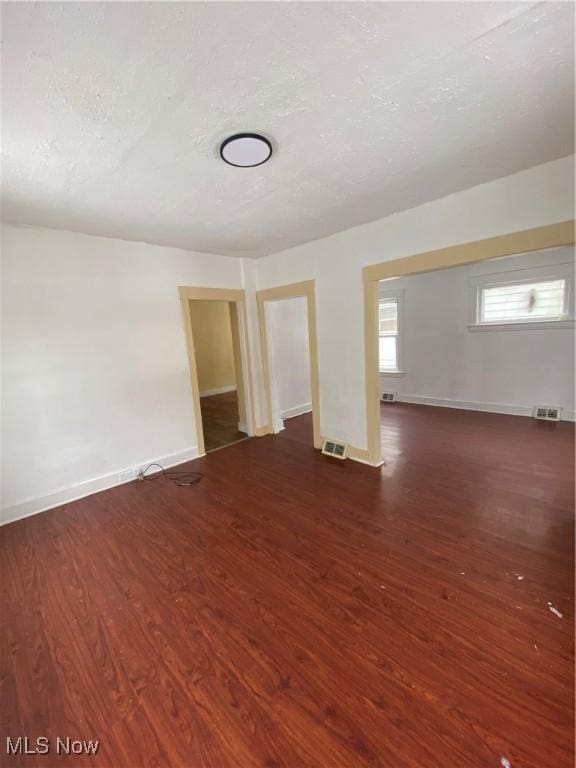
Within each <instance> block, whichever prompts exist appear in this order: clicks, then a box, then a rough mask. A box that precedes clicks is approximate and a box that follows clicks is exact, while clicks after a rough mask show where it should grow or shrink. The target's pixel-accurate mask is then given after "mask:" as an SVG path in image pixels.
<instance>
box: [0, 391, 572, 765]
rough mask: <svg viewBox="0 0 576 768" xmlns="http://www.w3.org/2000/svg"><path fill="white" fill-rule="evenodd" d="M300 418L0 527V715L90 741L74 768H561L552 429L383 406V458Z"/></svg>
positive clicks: (561, 558) (11, 725) (564, 683)
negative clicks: (179, 481)
mask: <svg viewBox="0 0 576 768" xmlns="http://www.w3.org/2000/svg"><path fill="white" fill-rule="evenodd" d="M384 408H387V410H384ZM309 420H310V416H309V415H307V416H304V417H299V418H296V419H291V420H289V421H287V422H286V431H285V432H284V433H282V436H278V437H265V438H261V439H252V440H248V441H245V442H241V443H238V444H237V445H234V446H231V447H229V448H227V449H226V450H222V451H216V452H215V453H213V454H211V455H209V456H207V457H206V458H204V459H201V460H199V461H196V462H193V463H192V464H191V465H190V466H191V467H194V468H199V469H201V470H202V471H203V472H204V473H205V477H204V480H203V481H202V483H201V484H200V485H198V486H195V487H193V488H178V487H175V486H174V485H172V484H170V483H169V482H168V481H167V480H165V479H158V480H156V481H152V482H148V483H144V484H142V483H132V484H129V485H124V486H121V487H119V488H115V489H113V490H110V491H106V492H104V493H100V494H97V495H95V496H92V497H90V498H87V499H84V500H81V501H78V502H75V503H72V504H68V505H66V506H65V507H61V508H59V509H55V510H52V511H50V512H46V513H44V514H40V515H37V516H36V517H32V518H29V519H27V520H23V521H20V522H16V523H13V524H11V525H8V526H6V527H4V528H3V529H2V530H1V533H0V538H1V544H0V568H1V574H0V577H1V578H0V585H1V589H2V604H3V610H2V616H1V619H2V625H1V630H2V635H1V638H2V646H1V647H2V653H1V663H2V667H1V670H2V671H1V677H0V681H1V686H2V687H1V691H0V696H1V699H0V701H1V708H2V716H3V724H2V728H1V734H2V735H4V734H8V735H28V736H30V737H36V736H38V735H50V736H52V737H54V738H55V737H56V736H57V735H58V736H64V737H65V736H70V737H73V738H79V739H99V740H100V742H101V745H100V749H99V752H98V754H97V756H96V757H90V758H85V759H84V760H82V759H81V758H79V757H74V758H68V760H67V763H66V764H68V765H71V766H72V765H73V766H74V768H75V767H76V766H78V765H90V766H94V767H96V766H114V768H124V767H127V766H130V767H132V766H134V767H139V766H190V767H193V768H196V767H197V766H198V767H200V766H206V767H210V768H245V767H247V768H248V767H249V768H252V767H253V766H254V767H256V766H261V767H262V768H273V767H279V766H287V767H289V768H301V767H303V766H310V768H340V767H342V768H352V767H353V766H371V767H374V766H382V767H383V768H384V767H385V768H392V767H394V768H408V767H410V768H484V767H486V768H500V766H501V759H502V758H506V759H508V760H509V761H510V763H511V765H512V767H513V768H572V766H573V680H574V676H573V651H574V647H573V636H572V629H573V619H574V610H573V597H574V595H573V577H574V571H573V554H574V553H573V541H574V537H573V533H574V529H573V503H574V499H573V483H572V476H573V465H572V462H573V457H574V453H573V451H574V442H573V429H572V427H571V426H569V425H566V424H560V425H550V424H539V423H536V422H534V421H532V420H530V419H522V418H514V417H506V416H504V417H502V416H487V415H484V414H475V413H465V412H449V411H446V410H444V409H442V410H441V409H432V408H422V407H419V406H403V405H402V406H401V405H396V406H392V407H391V408H390V407H389V406H384V407H383V420H384V423H385V425H386V429H385V431H384V445H385V452H386V455H387V459H388V463H387V465H386V466H385V467H383V468H382V469H381V470H378V469H373V468H370V467H366V466H363V465H361V464H355V463H353V462H350V461H349V462H339V461H336V460H334V459H329V458H327V457H324V456H322V455H321V454H319V452H315V451H314V450H313V449H312V448H311V447H310V446H309V445H306V444H305V441H304V440H303V436H304V435H305V433H306V430H307V429H309V428H310V427H309ZM550 604H551V605H550ZM551 607H553V608H555V609H556V610H557V611H559V612H561V614H562V618H559V617H558V616H557V615H555V614H554V613H553V612H552V611H551V610H550V608H551ZM0 748H1V749H3V744H1V745H0ZM61 762H62V760H59V759H57V758H56V757H54V756H48V757H42V758H34V757H31V758H28V759H27V760H21V759H20V758H16V757H10V758H8V759H6V757H4V764H6V765H10V766H12V765H20V764H21V763H26V764H27V765H34V764H38V765H42V766H50V765H59V764H60V763H61Z"/></svg>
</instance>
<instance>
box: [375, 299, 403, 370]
mask: <svg viewBox="0 0 576 768" xmlns="http://www.w3.org/2000/svg"><path fill="white" fill-rule="evenodd" d="M378 326H379V328H378V331H379V339H378V343H379V357H380V370H381V371H398V368H399V365H398V358H399V355H398V299H397V298H396V297H394V298H389V299H380V301H379V303H378Z"/></svg>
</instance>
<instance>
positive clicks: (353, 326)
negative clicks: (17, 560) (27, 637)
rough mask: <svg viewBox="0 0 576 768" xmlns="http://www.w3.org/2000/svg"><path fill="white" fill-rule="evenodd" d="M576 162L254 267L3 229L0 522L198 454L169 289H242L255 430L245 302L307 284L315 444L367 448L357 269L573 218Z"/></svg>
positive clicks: (255, 361) (260, 398)
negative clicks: (128, 473)
mask: <svg viewBox="0 0 576 768" xmlns="http://www.w3.org/2000/svg"><path fill="white" fill-rule="evenodd" d="M573 160H574V159H573V158H564V159H562V160H558V161H555V162H551V163H547V164H545V165H542V166H538V167H536V168H532V169H530V170H528V171H524V172H522V173H519V174H515V175H514V176H509V177H506V178H503V179H499V180H497V181H494V182H491V183H489V184H484V185H481V186H479V187H476V188H474V189H471V190H467V191H465V192H461V193H459V194H456V195H451V196H449V197H446V198H443V199H441V200H437V201H435V202H431V203H428V204H426V205H423V206H420V207H419V208H416V209H414V210H411V211H406V212H404V213H401V214H397V215H394V216H390V217H388V218H387V219H382V220H379V221H375V222H373V223H371V224H367V225H364V226H361V227H356V228H354V229H351V230H348V231H346V232H342V233H340V234H337V235H333V236H332V237H329V238H324V239H322V240H318V241H315V242H312V243H308V244H307V245H304V246H300V247H298V248H293V249H291V250H288V251H284V252H282V253H278V254H275V255H273V256H269V257H266V258H264V259H262V260H260V261H258V262H255V261H249V260H245V259H235V258H227V257H220V256H212V255H207V254H196V253H188V252H185V251H180V250H177V249H173V248H163V247H158V246H150V245H146V244H143V243H132V242H125V241H120V240H113V239H107V238H98V237H90V236H86V235H81V234H74V233H70V232H62V231H55V230H48V229H32V228H15V227H10V226H4V228H3V235H2V244H3V285H2V289H3V328H2V332H3V376H4V383H3V423H2V438H3V463H2V466H3V493H2V498H3V506H4V518H5V519H11V518H16V517H18V516H23V515H25V514H30V513H32V512H34V511H38V510H39V509H42V508H48V507H50V506H56V505H57V504H58V503H62V502H64V501H66V500H68V499H70V498H73V497H74V496H81V495H84V494H86V493H88V492H90V491H94V490H98V489H99V488H102V487H106V486H107V485H113V484H115V483H116V482H118V473H119V472H120V471H122V470H123V469H126V468H132V467H135V466H140V465H142V464H144V463H146V462H147V461H148V460H150V459H156V458H160V459H162V460H163V461H164V462H165V463H169V462H172V463H177V462H178V461H184V460H186V459H187V458H190V457H192V456H194V455H195V453H196V446H195V427H194V415H193V408H192V398H191V391H190V384H189V373H188V362H187V355H186V346H185V337H184V328H183V321H182V316H181V309H180V303H179V299H178V293H177V287H178V285H186V284H187V285H197V286H202V285H204V286H210V287H222V288H238V287H242V286H243V285H244V286H245V288H246V290H247V309H248V330H249V336H250V351H251V359H252V367H253V371H252V374H253V384H254V400H255V417H256V424H257V425H262V424H263V423H265V421H266V409H265V400H264V394H263V383H262V381H263V379H262V365H261V357H260V350H259V335H258V324H257V309H256V302H255V291H256V290H257V289H259V288H268V287H272V286H278V285H283V284H286V283H292V282H298V281H301V280H308V279H314V280H315V281H316V298H317V331H318V343H319V368H320V420H321V429H322V434H328V435H330V436H332V437H334V438H337V439H338V438H339V439H343V440H345V441H348V442H350V443H351V444H352V445H354V446H355V447H358V448H364V447H365V446H366V424H365V413H366V410H365V409H366V404H365V382H364V325H363V293H362V271H361V270H362V267H364V266H365V265H367V264H371V263H376V262H380V261H385V260H388V259H395V258H401V257H404V256H409V255H411V254H413V253H418V252H421V251H426V250H431V249H434V248H440V247H443V246H447V245H452V244H455V243H462V242H467V241H470V240H475V239H481V238H485V237H490V236H494V235H499V234H504V233H507V232H513V231H517V230H522V229H527V228H529V227H535V226H540V225H544V224H550V223H553V222H558V221H563V220H566V219H570V218H572V216H573V211H574V182H573V172H574V164H573Z"/></svg>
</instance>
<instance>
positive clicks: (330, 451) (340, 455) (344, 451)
mask: <svg viewBox="0 0 576 768" xmlns="http://www.w3.org/2000/svg"><path fill="white" fill-rule="evenodd" d="M322 453H325V454H326V456H334V458H335V459H346V458H347V457H348V443H339V442H338V440H324V442H323V443H322Z"/></svg>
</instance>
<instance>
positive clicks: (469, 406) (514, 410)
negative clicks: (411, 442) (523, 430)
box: [396, 394, 575, 421]
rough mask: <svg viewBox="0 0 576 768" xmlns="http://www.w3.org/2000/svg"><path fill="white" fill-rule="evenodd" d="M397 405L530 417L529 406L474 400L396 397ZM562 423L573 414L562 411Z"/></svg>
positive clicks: (531, 411)
mask: <svg viewBox="0 0 576 768" xmlns="http://www.w3.org/2000/svg"><path fill="white" fill-rule="evenodd" d="M396 400H397V401H398V402H399V403H414V404H417V405H433V406H437V407H440V408H461V409H463V410H465V411H482V412H484V413H504V414H507V415H509V416H532V415H533V407H532V406H531V405H510V404H509V403H483V402H479V401H476V400H451V399H449V398H444V397H431V396H429V395H401V394H397V395H396ZM560 415H561V420H562V421H574V420H575V412H574V411H568V410H566V409H564V408H563V409H562V411H561V414H560Z"/></svg>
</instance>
